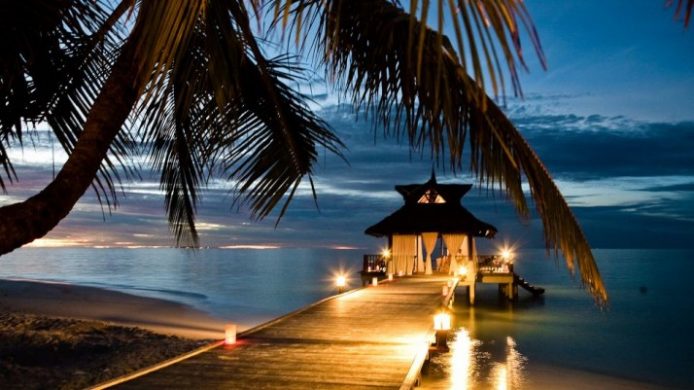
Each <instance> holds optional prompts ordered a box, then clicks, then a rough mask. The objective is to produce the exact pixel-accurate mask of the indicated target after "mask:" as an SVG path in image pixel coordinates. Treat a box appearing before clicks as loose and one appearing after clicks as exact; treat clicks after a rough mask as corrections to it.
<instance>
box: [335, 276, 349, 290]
mask: <svg viewBox="0 0 694 390" xmlns="http://www.w3.org/2000/svg"><path fill="white" fill-rule="evenodd" d="M346 286H347V278H345V276H344V275H338V277H337V278H335V287H337V292H338V293H339V294H342V293H343V292H345V287H346Z"/></svg>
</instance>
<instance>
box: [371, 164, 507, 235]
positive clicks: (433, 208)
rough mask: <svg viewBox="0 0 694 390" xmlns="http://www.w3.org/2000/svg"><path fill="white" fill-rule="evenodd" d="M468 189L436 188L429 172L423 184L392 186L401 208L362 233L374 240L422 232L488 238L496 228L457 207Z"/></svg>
mask: <svg viewBox="0 0 694 390" xmlns="http://www.w3.org/2000/svg"><path fill="white" fill-rule="evenodd" d="M471 187H472V185H470V184H439V183H437V182H436V175H434V173H433V172H432V175H431V179H429V181H427V182H426V183H424V184H409V185H399V186H395V189H396V190H397V191H398V192H399V193H400V194H402V196H403V198H404V200H405V205H404V206H402V207H401V208H400V209H398V210H397V211H396V212H394V213H393V214H391V215H389V216H387V217H386V218H384V219H383V220H382V221H381V222H379V223H377V224H375V225H373V226H371V227H369V228H368V229H366V231H365V233H366V234H369V235H372V236H376V237H382V236H389V235H391V234H419V233H423V232H439V233H465V234H469V235H472V236H478V237H488V238H491V237H493V236H494V235H495V234H496V231H497V230H496V228H495V227H494V226H492V225H490V224H488V223H486V222H483V221H480V220H479V219H477V218H475V216H474V215H472V213H470V212H469V211H468V210H467V209H466V208H465V207H463V206H462V205H461V204H460V201H461V198H462V197H463V195H465V193H467V192H468V191H469V190H470V188H471Z"/></svg>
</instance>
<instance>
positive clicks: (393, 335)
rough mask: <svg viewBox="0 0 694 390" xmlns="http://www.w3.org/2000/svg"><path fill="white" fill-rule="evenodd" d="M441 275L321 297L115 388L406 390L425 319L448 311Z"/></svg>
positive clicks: (426, 335) (424, 349)
mask: <svg viewBox="0 0 694 390" xmlns="http://www.w3.org/2000/svg"><path fill="white" fill-rule="evenodd" d="M449 280H451V279H450V277H446V276H433V277H432V276H428V277H407V278H399V279H397V280H396V281H395V282H393V283H383V284H379V285H378V286H370V287H366V288H362V289H358V290H352V291H349V292H347V293H344V294H341V295H338V296H335V297H331V298H327V299H325V300H323V301H320V302H317V303H316V304H313V305H311V306H308V307H306V308H304V309H301V310H299V311H297V312H294V313H291V314H289V315H287V316H284V317H280V318H279V319H276V320H273V321H271V322H269V323H266V324H264V325H261V326H259V327H257V328H254V329H251V330H249V331H247V332H244V333H242V334H240V335H239V336H240V337H239V340H238V341H237V343H236V344H235V345H233V346H223V345H221V343H220V345H218V346H216V347H214V348H212V349H209V350H207V351H205V352H203V353H200V354H198V355H196V356H193V357H190V358H187V359H184V360H182V361H180V362H177V363H176V364H173V365H170V366H168V367H165V368H162V369H158V370H156V371H154V372H151V373H149V374H146V375H144V376H140V377H137V378H135V379H132V380H128V381H124V382H122V383H118V381H116V382H111V383H110V384H106V386H103V387H99V388H105V387H109V385H113V384H114V383H117V387H118V388H123V389H171V388H205V389H215V388H233V389H270V388H283V389H307V388H311V389H345V388H350V389H377V388H383V389H386V388H387V389H401V388H404V389H408V388H412V387H414V386H415V384H416V383H417V380H418V376H419V372H420V370H421V367H422V365H423V363H424V360H425V358H426V357H427V355H428V350H429V348H430V344H431V341H432V339H433V335H434V331H433V327H432V325H433V321H432V319H433V316H434V314H435V313H436V312H437V311H439V310H440V309H441V307H442V305H449V304H450V302H451V300H452V297H453V295H454V290H455V286H454V288H452V289H450V290H449V292H448V295H446V296H445V297H444V296H442V287H443V286H444V285H445V284H447V283H448V281H449Z"/></svg>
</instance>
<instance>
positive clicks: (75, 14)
mask: <svg viewBox="0 0 694 390" xmlns="http://www.w3.org/2000/svg"><path fill="white" fill-rule="evenodd" d="M124 11H125V7H122V6H120V7H117V8H116V9H115V10H113V11H112V12H111V11H110V10H109V7H108V5H107V4H106V3H103V2H101V1H91V0H80V1H64V0H59V1H55V2H45V1H37V0H27V1H23V2H2V4H1V5H0V15H2V16H0V26H2V27H0V29H1V30H0V33H1V34H2V35H3V36H9V35H13V36H14V37H15V38H16V39H12V40H10V39H7V40H3V42H2V44H1V46H0V52H2V53H5V54H4V55H3V56H2V60H0V69H2V74H1V75H0V100H2V101H4V102H5V103H4V105H5V106H6V107H8V110H3V111H2V112H0V134H1V135H2V141H0V142H4V143H5V146H9V141H11V140H18V141H19V142H20V145H21V143H22V138H23V134H22V133H23V130H24V129H23V126H22V124H23V123H30V124H36V123H39V122H46V123H47V124H48V125H49V126H50V129H51V131H52V132H53V134H54V135H55V137H56V139H57V140H58V142H59V143H60V144H61V146H62V147H63V149H64V150H65V151H66V152H67V153H68V154H70V153H71V152H72V149H73V148H74V145H75V143H76V141H77V138H78V137H79V135H80V133H81V131H82V128H83V126H84V121H85V118H86V117H87V115H88V113H89V110H90V108H91V105H92V103H93V102H94V100H95V99H96V96H97V94H98V92H99V88H100V86H101V85H103V82H104V81H105V78H106V76H107V75H108V71H109V69H110V66H111V64H112V62H113V60H114V58H115V55H116V54H117V48H118V44H119V42H120V40H121V39H122V37H121V35H120V33H121V27H119V26H118V19H119V18H120V16H122V14H123V12H124ZM27 20H28V21H27ZM5 30H6V31H5ZM31 131H32V132H33V131H34V129H31ZM131 145H132V142H131V141H130V140H129V138H128V136H127V133H124V134H122V135H120V136H119V137H118V138H117V139H116V141H115V142H114V144H113V145H112V148H111V149H112V153H111V156H110V157H107V158H106V159H105V160H104V162H103V164H102V166H101V168H100V169H99V173H98V175H97V177H96V178H95V182H94V185H93V188H94V190H95V192H96V194H97V197H98V199H99V200H100V202H101V201H102V200H103V201H105V202H106V203H107V205H108V206H109V208H110V206H111V204H112V202H113V203H114V204H115V202H116V191H115V186H116V183H119V182H120V172H124V173H125V174H126V175H128V176H132V175H134V172H133V171H132V170H130V169H128V166H127V165H126V164H125V157H126V156H127V154H128V151H129V149H130V146H131ZM5 146H3V145H0V164H2V165H3V168H4V170H5V172H6V173H7V175H8V176H9V177H10V178H12V177H13V176H14V175H13V174H14V171H13V170H12V166H11V162H10V161H9V159H8V158H7V154H6V153H5ZM123 168H125V169H123ZM14 177H15V178H16V176H14ZM0 187H2V188H3V189H4V184H3V181H2V177H0Z"/></svg>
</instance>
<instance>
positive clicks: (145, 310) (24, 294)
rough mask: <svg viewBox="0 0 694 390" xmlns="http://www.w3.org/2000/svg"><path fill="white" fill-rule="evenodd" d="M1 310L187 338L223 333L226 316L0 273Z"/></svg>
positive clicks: (119, 294) (199, 337) (158, 299)
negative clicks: (8, 277) (97, 322)
mask: <svg viewBox="0 0 694 390" xmlns="http://www.w3.org/2000/svg"><path fill="white" fill-rule="evenodd" d="M0 311H3V312H14V313H23V314H34V315H40V316H49V317H60V318H70V319H81V320H92V321H103V322H108V323H112V324H115V325H123V326H131V327H133V326H134V327H140V328H143V329H147V330H150V331H153V332H156V333H161V334H166V335H173V336H179V337H184V338H188V339H217V340H221V339H222V338H224V324H225V321H223V320H222V319H220V318H216V317H214V316H212V315H210V314H208V313H205V312H203V311H201V310H198V309H195V308H193V307H192V306H189V305H187V304H184V303H180V302H175V301H170V300H166V299H161V298H149V297H143V296H139V295H133V294H128V293H124V292H120V291H114V290H109V289H106V288H100V287H91V286H83V285H79V284H71V283H62V282H50V281H40V280H25V279H0ZM240 328H241V327H240Z"/></svg>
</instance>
